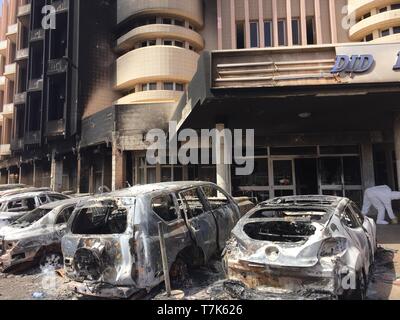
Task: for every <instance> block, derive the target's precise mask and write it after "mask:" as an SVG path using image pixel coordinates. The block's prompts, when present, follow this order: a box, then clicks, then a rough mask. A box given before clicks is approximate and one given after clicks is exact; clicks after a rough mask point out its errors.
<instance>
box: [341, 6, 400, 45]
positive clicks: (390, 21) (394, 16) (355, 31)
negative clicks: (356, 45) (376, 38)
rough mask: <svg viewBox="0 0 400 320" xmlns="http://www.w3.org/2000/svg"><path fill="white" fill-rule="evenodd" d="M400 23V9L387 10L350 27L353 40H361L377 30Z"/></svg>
mask: <svg viewBox="0 0 400 320" xmlns="http://www.w3.org/2000/svg"><path fill="white" fill-rule="evenodd" d="M398 25H400V9H397V10H390V11H385V12H382V13H378V14H374V15H372V16H370V17H369V18H366V19H363V20H361V21H360V22H358V23H356V24H355V25H354V26H353V27H351V28H350V31H349V37H350V39H351V40H352V41H360V40H362V39H363V38H364V37H365V36H367V35H368V34H370V33H372V32H373V31H375V30H380V29H387V28H390V27H394V26H398Z"/></svg>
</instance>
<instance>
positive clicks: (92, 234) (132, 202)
mask: <svg viewBox="0 0 400 320" xmlns="http://www.w3.org/2000/svg"><path fill="white" fill-rule="evenodd" d="M240 216H241V214H240V210H239V206H238V204H237V203H236V202H235V201H234V199H233V198H232V197H231V196H230V195H228V194H227V193H226V192H225V191H223V190H222V189H220V188H219V187H217V186H216V185H214V184H212V183H208V182H173V183H159V184H152V185H143V186H135V187H132V188H129V189H125V190H120V191H116V192H112V193H109V194H105V195H104V194H103V195H99V196H96V197H94V198H92V199H90V200H87V201H85V202H82V203H81V204H80V205H79V206H77V208H76V209H75V211H74V213H73V216H72V217H71V219H70V221H69V223H68V231H67V234H66V235H65V236H64V237H63V239H62V251H63V255H64V266H65V271H66V275H67V276H68V277H69V278H70V279H72V280H74V282H73V290H75V291H76V292H78V293H81V294H84V295H95V296H99V297H114V298H117V297H118V298H127V297H130V296H131V295H132V294H134V293H136V292H138V291H142V290H150V289H152V288H154V287H155V286H157V285H158V284H160V283H161V282H162V281H163V280H164V276H163V268H162V259H161V253H160V242H159V240H160V239H159V236H158V224H159V222H161V223H162V225H163V227H164V232H165V243H166V251H167V257H168V264H169V268H170V270H171V271H172V269H174V266H176V265H177V264H178V265H181V264H182V262H183V263H186V264H189V265H191V264H196V265H201V264H205V263H206V262H207V261H208V260H209V259H210V258H211V257H212V256H213V255H214V254H216V253H217V252H220V251H221V250H223V248H224V247H225V243H226V241H227V240H228V239H229V237H230V233H231V230H232V228H233V227H234V226H235V224H236V223H237V221H238V220H239V219H240Z"/></svg>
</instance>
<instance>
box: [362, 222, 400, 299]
mask: <svg viewBox="0 0 400 320" xmlns="http://www.w3.org/2000/svg"><path fill="white" fill-rule="evenodd" d="M377 236H378V242H379V244H380V245H381V246H382V247H383V248H385V249H387V250H390V251H392V252H393V253H394V255H393V260H392V259H391V257H390V254H388V255H385V258H386V259H385V261H380V262H378V263H377V264H379V265H378V266H376V270H375V274H374V277H373V281H372V283H371V284H370V288H369V294H368V296H369V298H370V299H383V300H400V280H397V279H400V225H397V226H378V235H377ZM391 260H392V261H391ZM374 280H375V281H374ZM396 280H397V281H396Z"/></svg>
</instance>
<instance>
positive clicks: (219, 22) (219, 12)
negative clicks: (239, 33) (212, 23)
mask: <svg viewBox="0 0 400 320" xmlns="http://www.w3.org/2000/svg"><path fill="white" fill-rule="evenodd" d="M221 1H222V0H217V30H218V50H222V3H221Z"/></svg>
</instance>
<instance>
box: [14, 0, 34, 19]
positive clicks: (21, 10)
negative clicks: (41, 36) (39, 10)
mask: <svg viewBox="0 0 400 320" xmlns="http://www.w3.org/2000/svg"><path fill="white" fill-rule="evenodd" d="M30 13H31V4H30V3H28V4H25V5H23V6H19V7H18V14H17V15H18V17H23V16H27V15H29V14H30Z"/></svg>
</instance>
